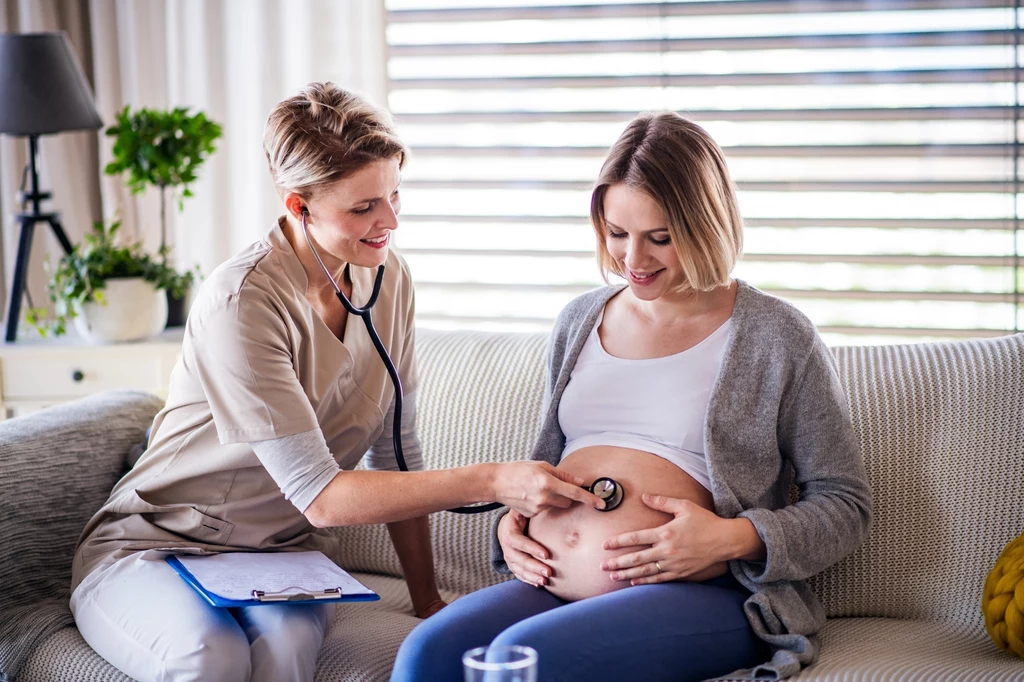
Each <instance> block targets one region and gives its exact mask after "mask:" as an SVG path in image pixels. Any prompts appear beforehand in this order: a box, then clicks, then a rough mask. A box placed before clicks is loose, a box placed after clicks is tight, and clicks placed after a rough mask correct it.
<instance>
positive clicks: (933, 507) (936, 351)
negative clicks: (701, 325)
mask: <svg viewBox="0 0 1024 682" xmlns="http://www.w3.org/2000/svg"><path fill="white" fill-rule="evenodd" d="M835 352H836V355H837V358H838V364H839V371H840V375H841V377H842V380H843V384H844V386H845V388H846V391H847V395H848V397H849V400H850V404H851V409H852V414H853V422H854V427H855V428H856V431H857V433H858V436H859V437H860V441H861V444H862V447H863V451H864V458H865V463H866V465H867V471H868V476H869V478H870V481H871V487H872V490H873V492H874V497H875V504H874V525H873V527H872V530H871V533H870V535H869V537H868V540H867V541H866V542H865V543H864V545H863V546H862V547H861V548H860V549H859V550H858V551H857V552H855V553H854V554H853V555H852V556H850V557H849V558H848V559H846V560H845V561H842V562H840V563H839V564H837V565H836V566H833V567H832V568H830V569H829V570H827V571H825V572H824V573H823V574H821V575H820V576H817V577H816V578H815V579H814V580H813V582H812V584H813V586H814V589H815V591H816V592H817V594H818V595H819V596H820V597H821V599H822V601H823V603H824V605H825V608H826V611H827V613H828V615H829V616H874V617H889V618H914V619H922V620H931V621H942V622H945V623H949V624H951V625H956V626H958V627H961V628H963V629H964V631H966V632H970V633H972V635H978V634H983V629H982V628H983V619H982V614H981V593H982V586H983V584H984V581H985V576H986V575H987V574H988V571H989V570H990V569H991V568H992V566H993V564H994V563H995V560H996V557H997V556H998V555H999V552H1000V551H1001V550H1002V548H1003V546H1004V545H1005V544H1006V543H1007V542H1009V541H1010V540H1012V539H1013V538H1014V537H1016V536H1017V535H1019V534H1020V532H1021V530H1022V529H1024V504H1021V488H1022V485H1024V335H1017V336H1012V337H1003V338H998V339H989V340H977V341H964V342H956V343H932V344H917V345H909V346H883V347H874V348H870V347H860V348H838V349H836V351H835Z"/></svg>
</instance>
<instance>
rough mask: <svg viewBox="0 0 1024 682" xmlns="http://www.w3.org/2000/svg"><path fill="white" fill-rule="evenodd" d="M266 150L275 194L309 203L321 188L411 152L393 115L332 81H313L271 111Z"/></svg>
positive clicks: (266, 130)
mask: <svg viewBox="0 0 1024 682" xmlns="http://www.w3.org/2000/svg"><path fill="white" fill-rule="evenodd" d="M263 151H264V152H266V155H267V164H268V165H269V167H270V176H271V177H272V178H273V180H274V185H275V186H276V187H277V191H278V192H279V193H281V194H282V195H284V194H285V193H287V192H296V193H297V194H299V196H301V197H303V198H304V199H308V198H309V197H310V195H311V194H313V193H314V192H315V191H316V190H317V189H318V188H321V187H324V186H326V185H329V184H331V183H333V182H336V181H338V180H341V179H343V178H346V177H348V176H350V175H352V174H353V173H356V172H358V171H359V170H361V169H362V168H364V167H365V166H367V165H368V164H370V163H373V162H374V161H378V160H381V159H391V158H396V157H397V159H398V165H399V167H402V166H403V165H405V159H406V157H407V155H408V150H407V149H406V147H405V145H404V144H403V143H402V141H401V140H400V139H399V138H398V135H397V134H395V130H394V123H393V121H392V119H391V116H390V114H388V113H387V112H386V111H384V110H382V109H378V108H377V107H375V106H373V105H372V104H370V103H369V102H368V101H366V100H365V99H363V98H362V97H360V96H359V95H356V94H354V93H351V92H348V91H347V90H343V89H341V88H339V87H338V86H337V85H335V84H334V83H310V84H309V85H307V86H306V87H304V88H303V89H302V90H301V91H300V92H299V94H297V95H295V96H294V97H290V98H288V99H286V100H284V101H283V102H281V103H280V104H278V105H277V106H276V107H274V110H273V111H272V112H270V117H269V118H268V119H267V125H266V128H265V129H264V132H263Z"/></svg>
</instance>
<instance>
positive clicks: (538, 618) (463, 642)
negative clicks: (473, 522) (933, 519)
mask: <svg viewBox="0 0 1024 682" xmlns="http://www.w3.org/2000/svg"><path fill="white" fill-rule="evenodd" d="M591 221H592V223H593V225H594V229H595V231H596V233H597V249H598V259H599V261H600V264H601V268H602V271H603V273H605V275H607V273H609V272H611V273H615V274H616V275H619V276H621V277H623V278H624V279H625V280H626V281H627V283H628V284H627V286H624V287H623V286H609V287H606V288H603V289H599V290H596V291H592V292H590V293H587V294H584V295H583V296H580V297H579V298H577V299H576V300H574V301H573V302H572V303H570V304H569V305H568V307H566V308H565V310H563V311H562V313H561V315H560V316H559V318H558V320H557V321H556V323H555V329H554V333H553V336H552V341H551V348H550V352H549V358H548V360H549V373H548V381H547V388H546V400H545V406H544V413H543V418H544V422H543V426H542V430H541V435H540V439H539V441H538V443H537V446H536V448H535V449H534V452H533V455H532V457H533V459H536V460H541V461H547V462H550V463H552V464H557V466H558V468H559V469H561V470H564V471H566V472H567V473H571V474H573V475H575V476H577V477H579V478H582V479H584V480H585V481H586V482H587V484H590V483H592V482H593V481H594V480H596V479H597V478H601V477H608V478H611V479H614V480H615V481H616V482H618V483H619V484H620V485H621V486H622V487H623V489H624V490H625V497H624V499H623V501H622V503H621V504H620V505H619V506H618V507H617V508H615V509H612V510H610V511H598V510H596V509H594V508H592V507H590V508H588V507H586V506H584V505H582V504H574V505H572V506H571V507H570V508H568V509H549V510H546V511H544V512H542V513H540V514H538V515H537V516H535V517H533V518H531V519H527V518H526V517H525V516H523V515H521V514H519V513H517V512H516V511H510V512H509V513H507V514H505V515H504V516H503V517H502V518H501V520H500V521H499V523H498V525H497V529H496V530H497V533H496V541H495V547H494V557H493V560H494V564H495V567H496V568H497V569H498V570H499V571H501V572H504V573H512V574H514V575H515V577H516V578H518V580H513V581H510V582H506V583H502V584H500V585H495V586H493V587H490V588H487V589H485V590H481V591H479V592H476V593H474V594H471V595H468V596H467V597H464V598H462V599H460V600H458V601H457V602H455V603H454V604H452V605H451V606H449V607H448V608H446V609H444V610H443V611H441V612H440V613H439V614H437V615H436V616H434V617H432V618H430V619H429V620H427V621H425V622H424V623H422V624H421V625H419V626H418V627H417V628H416V629H415V630H413V632H412V633H411V634H410V635H409V637H408V638H407V639H406V641H405V642H404V643H403V645H402V648H401V650H400V651H399V654H398V659H397V661H396V663H395V670H394V673H393V675H392V678H391V679H392V682H405V681H409V680H422V679H427V678H429V679H437V680H458V679H460V675H461V672H460V666H461V662H460V656H461V654H462V652H463V651H465V650H466V649H469V648H472V647H476V646H482V645H487V644H493V645H513V644H519V645H527V646H531V647H533V648H535V649H537V650H538V653H539V668H540V679H542V680H544V681H545V682H559V681H562V680H581V679H600V680H608V681H613V680H645V681H647V682H656V681H658V680H666V681H667V680H672V681H673V682H680V681H683V680H702V679H705V678H709V677H715V676H719V675H726V674H729V673H732V672H736V673H737V674H738V675H739V674H741V675H743V676H747V677H752V676H768V677H772V678H779V677H787V676H789V675H792V674H794V673H796V672H798V671H799V669H800V667H801V665H807V664H808V663H810V662H812V661H813V660H814V658H815V656H816V654H817V649H816V641H815V639H814V638H813V635H814V634H815V633H816V632H817V631H818V630H820V628H821V627H822V625H823V624H824V620H825V618H824V610H823V609H822V607H821V605H820V604H819V603H818V601H817V600H816V598H815V597H814V595H813V594H812V593H811V591H810V589H809V588H808V586H807V584H806V582H805V580H806V579H807V578H808V577H810V576H812V575H814V574H816V573H818V572H820V571H822V570H824V569H825V568H827V567H828V566H830V565H831V564H833V563H835V562H837V561H839V560H840V559H842V558H843V557H844V556H846V555H848V554H849V553H851V552H852V551H853V550H855V549H856V548H857V547H858V546H859V545H860V543H861V542H862V540H863V538H864V537H865V534H866V532H867V529H868V526H869V523H870V516H871V493H870V489H869V488H868V485H867V479H866V476H865V472H864V465H863V461H862V459H861V455H860V451H859V448H858V445H857V440H856V437H855V435H854V432H853V427H852V424H851V422H850V416H849V411H848V408H847V402H846V398H845V397H844V395H843V392H842V389H841V387H840V384H839V379H838V376H837V374H836V371H835V368H834V365H833V361H832V357H831V354H830V353H829V351H828V349H827V348H826V346H825V345H824V343H823V342H822V340H821V339H820V337H819V336H818V334H817V332H816V330H815V328H814V326H813V325H812V324H811V322H810V321H809V320H807V318H806V317H804V316H803V315H802V314H801V313H799V312H798V311H797V310H796V309H795V308H793V307H792V306H791V305H789V304H787V303H785V302H783V301H781V300H779V299H777V298H774V297H771V296H769V295H767V294H764V293H762V292H760V291H758V290H757V289H755V288H753V287H751V286H749V285H748V284H745V283H744V282H742V281H739V280H735V279H733V278H732V277H731V272H732V269H733V265H734V264H735V261H736V259H737V258H738V256H739V254H740V252H741V249H742V241H743V238H742V220H741V218H740V215H739V210H738V207H737V201H736V192H735V188H734V185H733V183H732V180H731V179H730V177H729V173H728V169H727V167H726V164H725V160H724V158H723V155H722V152H721V149H720V148H719V147H718V145H717V144H716V143H715V142H714V141H713V140H712V139H711V137H710V136H709V135H708V134H707V132H705V131H704V130H703V129H702V128H701V127H700V126H697V125H696V124H694V123H692V122H691V121H689V120H687V119H685V118H683V117H682V116H679V115H677V114H673V113H662V114H647V115H642V116H640V117H638V118H636V119H635V120H634V121H632V122H631V123H630V124H629V126H628V127H627V129H626V130H625V132H624V133H623V134H622V135H621V136H620V138H619V140H618V141H617V142H616V143H615V145H614V146H613V147H612V149H611V152H610V154H609V156H608V159H607V160H606V161H605V163H604V166H603V168H602V170H601V175H600V178H599V179H598V182H597V185H596V187H595V189H594V193H593V198H592V202H591ZM793 484H795V486H796V489H797V492H798V495H797V496H796V498H795V499H794V498H793V497H792V496H791V495H790V491H791V486H792V485H793ZM739 669H745V670H742V671H739Z"/></svg>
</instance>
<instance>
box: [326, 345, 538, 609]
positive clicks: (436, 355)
mask: <svg viewBox="0 0 1024 682" xmlns="http://www.w3.org/2000/svg"><path fill="white" fill-rule="evenodd" d="M416 345H417V349H416V350H417V358H418V363H419V371H420V377H421V379H420V388H419V392H418V394H417V403H416V404H417V412H418V430H419V433H420V436H421V439H422V441H423V459H424V467H425V468H427V469H447V468H451V467H457V466H463V465H466V464H474V463H479V462H484V461H511V460H516V459H526V458H527V457H529V456H530V452H531V450H532V449H533V445H534V441H535V440H536V438H537V434H538V433H539V430H540V410H541V401H542V400H543V394H544V365H545V353H546V351H547V336H546V335H544V334H508V333H504V334H497V333H484V332H460V333H454V334H453V333H451V332H436V331H431V330H417V339H416ZM498 513H499V512H497V511H494V512H488V513H484V514H473V515H463V514H452V513H450V512H444V513H439V514H433V515H432V516H431V517H430V523H431V533H432V536H433V545H434V559H435V565H436V573H437V580H438V585H439V587H441V588H442V589H450V590H454V591H456V592H459V593H465V592H470V591H473V590H477V589H480V588H482V587H486V586H488V585H492V584H494V583H497V582H501V581H502V580H504V579H505V578H504V577H503V576H500V575H498V574H497V573H495V572H494V571H493V570H492V569H491V567H490V564H489V563H488V560H487V557H488V552H489V543H490V529H491V524H492V523H493V518H494V515H495V514H498ZM334 532H335V533H336V534H337V535H338V537H340V538H341V541H342V551H341V554H340V556H338V557H335V558H336V560H337V561H338V563H339V564H340V565H341V566H342V567H343V568H345V569H347V570H349V571H367V572H371V573H381V574H385V575H391V576H401V575H402V570H401V566H400V564H399V563H398V556H397V555H396V554H395V551H394V548H393V547H392V546H391V542H390V541H389V540H388V535H387V531H386V529H385V527H384V526H383V525H371V526H350V527H347V528H337V529H334Z"/></svg>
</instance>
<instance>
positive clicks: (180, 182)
mask: <svg viewBox="0 0 1024 682" xmlns="http://www.w3.org/2000/svg"><path fill="white" fill-rule="evenodd" d="M106 132H107V135H109V136H111V137H113V138H114V148H113V155H114V160H113V161H111V162H110V163H109V164H107V167H106V168H105V169H104V170H105V172H106V173H107V174H108V175H118V174H120V173H127V174H128V179H127V184H128V188H129V189H130V190H131V191H132V194H138V193H139V192H142V191H143V190H145V189H146V188H147V187H149V186H153V187H156V188H158V189H159V190H160V251H159V255H160V258H161V260H162V262H163V263H164V264H165V265H166V264H167V256H168V254H169V252H170V248H169V247H168V246H167V199H168V193H171V195H172V197H171V198H175V199H177V203H178V209H179V210H181V208H182V206H183V203H184V199H185V197H190V196H192V191H191V190H190V189H189V185H190V184H191V183H192V182H194V181H195V179H196V173H197V172H198V171H199V168H200V167H201V166H202V165H203V162H204V161H206V158H207V157H208V156H209V155H210V154H212V153H213V152H214V151H215V149H216V147H215V146H214V142H215V141H216V140H217V139H218V138H219V137H220V136H221V127H220V125H218V124H217V123H214V122H213V121H211V120H210V119H208V118H207V117H206V114H204V113H203V112H201V111H200V112H198V113H196V114H189V110H188V109H187V108H184V107H178V108H175V109H171V110H160V109H146V108H141V109H137V110H135V111H132V110H131V109H130V108H129V107H127V106H126V107H125V108H124V109H122V110H121V112H120V113H119V114H118V115H117V122H116V124H115V125H113V126H111V127H109V128H107V131H106ZM172 272H174V271H173V270H172ZM197 273H198V270H197V269H195V270H186V271H185V272H182V273H175V276H173V277H169V279H168V281H167V282H166V283H165V285H166V286H165V289H166V291H167V299H168V306H169V309H170V315H169V319H168V324H169V325H171V326H176V325H181V324H184V323H185V297H186V295H187V293H188V289H189V287H190V286H191V284H192V282H193V281H194V278H195V275H196V274H197Z"/></svg>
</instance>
